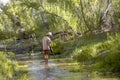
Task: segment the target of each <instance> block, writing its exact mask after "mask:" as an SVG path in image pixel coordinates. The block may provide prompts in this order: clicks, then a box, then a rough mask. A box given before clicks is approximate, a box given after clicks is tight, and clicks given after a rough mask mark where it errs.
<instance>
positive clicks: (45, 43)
mask: <svg viewBox="0 0 120 80" xmlns="http://www.w3.org/2000/svg"><path fill="white" fill-rule="evenodd" d="M50 42H51V39H50V38H49V37H48V36H45V37H44V38H43V40H42V45H43V50H50V46H49V43H50Z"/></svg>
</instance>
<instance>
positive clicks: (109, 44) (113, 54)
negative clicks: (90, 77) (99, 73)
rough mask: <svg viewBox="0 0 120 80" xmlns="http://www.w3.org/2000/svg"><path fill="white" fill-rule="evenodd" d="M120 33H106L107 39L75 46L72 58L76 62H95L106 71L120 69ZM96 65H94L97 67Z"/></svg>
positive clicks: (117, 70)
mask: <svg viewBox="0 0 120 80" xmlns="http://www.w3.org/2000/svg"><path fill="white" fill-rule="evenodd" d="M119 36H120V34H119V33H115V34H114V33H113V34H112V33H108V39H107V40H105V41H104V42H97V43H94V44H87V45H84V46H82V47H81V48H77V49H76V50H75V51H74V52H73V55H72V56H73V59H76V60H77V61H78V62H89V61H92V63H94V64H97V66H99V69H100V68H102V69H103V68H104V70H105V71H106V70H107V71H113V72H119V71H120V68H119V66H120V64H119V61H120V37H119ZM97 66H96V67H97Z"/></svg>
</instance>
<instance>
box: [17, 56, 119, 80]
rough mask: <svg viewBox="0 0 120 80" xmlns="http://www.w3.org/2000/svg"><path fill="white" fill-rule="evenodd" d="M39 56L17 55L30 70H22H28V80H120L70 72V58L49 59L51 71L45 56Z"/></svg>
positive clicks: (20, 61)
mask: <svg viewBox="0 0 120 80" xmlns="http://www.w3.org/2000/svg"><path fill="white" fill-rule="evenodd" d="M40 55H41V54H37V55H32V56H28V55H23V54H19V55H16V58H17V60H18V62H19V63H20V64H23V65H27V66H28V68H25V69H21V70H27V71H28V73H27V75H28V80H120V78H118V77H114V76H109V77H108V76H104V77H103V76H99V75H97V74H96V73H90V72H70V71H69V70H68V68H74V67H73V66H70V65H67V64H68V63H71V64H72V61H71V60H70V59H69V58H60V59H56V58H51V57H50V59H49V64H48V66H49V69H47V68H46V65H45V64H44V58H43V56H40Z"/></svg>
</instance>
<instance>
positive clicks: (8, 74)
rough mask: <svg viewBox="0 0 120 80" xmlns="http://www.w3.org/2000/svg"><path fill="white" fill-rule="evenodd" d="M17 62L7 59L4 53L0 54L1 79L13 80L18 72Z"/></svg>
mask: <svg viewBox="0 0 120 80" xmlns="http://www.w3.org/2000/svg"><path fill="white" fill-rule="evenodd" d="M17 67H18V64H17V62H16V61H11V60H9V59H7V58H6V57H5V54H4V52H0V79H2V80H7V79H9V80H12V79H13V78H14V77H15V75H16V72H17V71H18V68H17Z"/></svg>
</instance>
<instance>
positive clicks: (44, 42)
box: [42, 32, 52, 69]
mask: <svg viewBox="0 0 120 80" xmlns="http://www.w3.org/2000/svg"><path fill="white" fill-rule="evenodd" d="M51 37H52V33H51V32H48V33H47V35H46V36H45V37H44V38H43V40H42V47H43V51H44V59H45V68H46V69H48V68H49V67H48V58H49V53H50V49H51V46H50V44H51Z"/></svg>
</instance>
